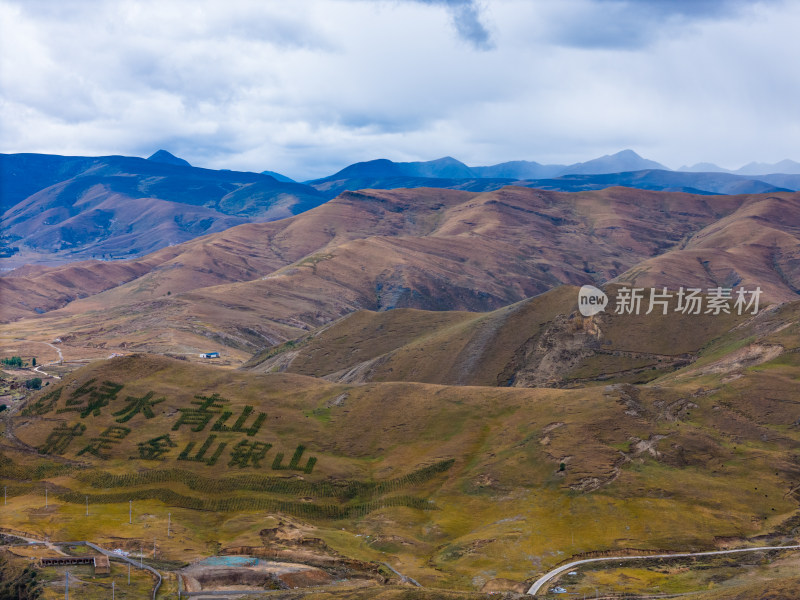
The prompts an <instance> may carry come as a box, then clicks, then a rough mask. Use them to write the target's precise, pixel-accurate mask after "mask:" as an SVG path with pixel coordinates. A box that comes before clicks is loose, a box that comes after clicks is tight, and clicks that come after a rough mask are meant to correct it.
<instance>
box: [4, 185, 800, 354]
mask: <svg viewBox="0 0 800 600" xmlns="http://www.w3.org/2000/svg"><path fill="white" fill-rule="evenodd" d="M799 210H800V208H798V204H797V194H789V193H781V194H776V195H767V196H764V195H752V196H748V195H742V196H699V195H690V194H682V193H665V192H647V191H641V190H632V189H627V188H609V189H606V190H603V191H592V192H581V193H574V194H569V193H562V192H547V191H541V190H532V189H527V188H518V187H517V188H515V187H509V188H504V189H501V190H497V191H494V192H487V193H480V194H475V193H469V192H460V191H453V190H437V189H429V190H425V189H421V190H419V189H418V190H395V191H366V192H357V193H355V192H353V193H347V194H343V195H342V196H340V197H339V198H337V199H335V200H333V201H331V202H328V203H326V204H324V205H322V206H320V207H317V208H316V209H313V210H311V211H308V212H306V213H303V214H301V215H298V216H296V217H292V218H290V219H284V220H281V221H276V222H272V223H264V224H247V225H242V226H239V227H235V228H232V229H230V230H227V231H225V232H222V233H219V234H213V235H211V236H205V237H202V238H198V239H195V240H192V241H190V242H186V243H185V244H181V245H178V246H173V247H171V248H165V249H162V250H160V251H158V252H156V253H153V254H151V255H148V256H147V257H145V258H143V259H141V260H138V261H132V262H121V263H115V264H114V266H115V267H117V269H116V270H113V271H111V270H104V269H102V268H100V266H99V265H98V264H96V263H95V264H87V265H83V266H81V267H80V268H81V269H85V270H86V271H85V272H83V271H81V273H82V274H81V276H82V277H85V278H93V280H92V281H93V282H92V286H93V287H92V290H95V291H98V292H100V293H95V294H93V295H90V296H88V297H85V298H83V299H78V300H74V301H72V302H70V303H68V304H66V305H65V303H66V301H68V300H69V297H68V295H65V291H64V279H65V277H64V275H63V272H61V271H59V270H58V269H39V270H34V271H31V272H30V274H29V276H26V274H25V273H24V272H23V273H21V274H20V275H19V276H16V277H15V276H13V275H14V274H13V273H12V274H11V275H9V276H6V277H3V278H0V286H2V287H0V289H2V293H3V295H4V298H8V299H9V301H8V302H7V304H6V305H4V307H3V317H4V319H5V320H12V319H19V318H20V317H24V316H26V315H31V314H33V313H37V312H38V313H42V312H44V313H45V314H42V315H41V316H39V317H36V318H33V319H26V320H24V321H17V322H15V323H13V325H11V326H5V327H4V329H8V328H9V327H11V328H13V330H14V331H15V332H18V335H25V336H27V337H29V338H30V339H38V336H41V335H42V332H44V331H51V332H52V331H57V332H59V333H60V334H63V335H62V337H63V336H66V335H67V334H69V337H70V339H71V342H70V343H73V344H75V345H77V346H81V345H90V346H94V345H96V344H102V345H103V346H102V347H103V348H108V349H112V348H127V349H140V350H150V351H158V352H198V351H201V350H205V349H206V348H207V347H208V345H209V344H215V345H219V346H224V347H226V348H227V349H228V351H229V352H231V353H232V356H235V357H237V358H238V359H244V358H246V357H247V355H249V354H253V353H255V352H257V351H258V350H260V349H262V348H264V347H270V346H273V345H276V344H280V343H282V342H284V341H286V340H290V339H294V338H297V337H298V336H300V335H302V334H304V333H305V332H308V331H311V330H314V329H316V328H318V327H320V326H324V325H327V324H329V323H332V322H333V321H335V320H336V319H339V318H341V317H343V316H345V315H347V314H349V313H352V312H354V311H356V310H359V309H368V310H375V311H385V310H388V309H394V308H417V309H423V310H437V311H451V310H460V311H473V312H475V311H490V310H496V309H500V308H502V307H505V306H508V305H509V304H512V303H515V302H519V301H521V300H524V299H526V298H530V297H532V296H536V295H538V294H541V293H543V292H546V291H548V290H550V289H553V288H555V287H558V286H559V285H563V284H569V285H583V284H586V283H591V284H595V285H599V284H603V283H605V282H608V281H618V282H622V281H636V284H637V285H640V284H641V285H645V284H646V286H658V285H667V286H670V287H672V286H675V285H683V286H701V287H703V288H705V287H709V286H710V285H711V284H712V283H713V284H714V286H716V285H732V284H736V285H742V286H745V287H747V288H748V289H753V288H755V287H756V286H761V288H762V290H763V293H764V296H763V301H765V302H773V303H774V302H782V301H787V300H793V299H796V298H797V293H796V291H795V289H796V287H797V286H798V280H797V278H798V272H797V257H796V244H797V242H796V240H797V236H798V230H797V225H796V222H797V220H798V211H799ZM737 232H738V233H737ZM657 260H662V261H666V262H665V263H664V264H667V263H669V264H670V265H671V266H670V270H669V271H668V273H669V275H667V274H665V273H662V271H663V269H660V268H657V265H658V262H654V263H652V265H651V264H650V263H648V261H657ZM653 265H655V266H653ZM65 268H70V267H65ZM615 278H616V279H615ZM103 289H105V291H101V290H103ZM34 299H35V302H34V301H33V300H34ZM59 307H62V308H59ZM56 308H57V309H58V310H54V309H56Z"/></svg>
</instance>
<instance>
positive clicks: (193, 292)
mask: <svg viewBox="0 0 800 600" xmlns="http://www.w3.org/2000/svg"><path fill="white" fill-rule="evenodd" d="M181 168H187V167H181ZM798 236H800V210H799V209H798V193H797V192H785V191H780V192H770V193H764V194H741V195H733V196H717V195H706V194H689V193H684V192H665V191H650V190H641V189H632V188H623V187H610V188H607V189H603V190H589V191H581V192H575V193H569V192H560V191H550V190H541V189H532V188H528V187H522V186H505V187H501V188H499V189H495V190H488V191H465V190H453V189H442V188H417V189H394V190H377V189H367V190H360V191H351V192H344V193H342V194H341V195H339V196H337V197H336V198H334V199H332V200H329V201H327V202H324V203H322V204H320V205H319V206H317V207H315V208H312V209H311V210H307V211H305V212H302V213H301V214H298V215H295V216H291V217H288V218H283V219H278V220H275V221H270V222H264V223H244V224H240V225H236V226H234V227H231V228H228V229H225V230H224V231H219V232H212V233H209V234H207V235H203V236H200V237H196V238H194V239H190V240H188V241H184V242H182V243H180V244H176V245H173V246H169V247H165V248H161V249H158V250H155V251H154V252H150V253H146V254H143V255H141V256H138V257H136V258H132V259H129V260H121V261H96V260H95V261H82V262H77V263H67V264H63V265H52V266H43V265H40V266H26V267H22V268H19V269H17V270H15V271H11V272H10V273H8V274H6V275H5V276H4V277H2V278H0V292H2V294H3V305H2V309H0V314H1V315H2V319H3V321H4V323H3V324H2V325H0V342H2V357H3V358H9V359H10V357H22V359H21V363H22V364H21V365H16V364H14V365H11V364H9V365H7V366H4V367H3V375H2V377H3V385H4V394H5V395H4V396H3V398H4V400H3V402H4V404H5V406H6V407H7V408H6V409H5V410H3V412H2V414H0V419H2V421H1V423H2V428H3V437H2V442H0V473H2V485H3V487H4V491H5V493H6V499H7V500H6V501H7V504H4V505H3V512H2V524H0V527H3V528H4V532H5V535H10V536H13V535H17V536H22V537H28V538H30V539H32V540H37V539H39V538H45V539H49V540H51V541H53V542H75V541H88V542H91V543H93V544H96V545H97V546H98V547H101V548H103V549H106V550H109V551H110V550H113V549H121V550H122V551H124V552H128V553H129V554H130V555H131V556H133V557H136V558H139V562H140V563H141V564H142V565H145V564H149V565H150V566H151V567H152V568H154V569H155V570H156V571H158V572H159V574H160V575H161V576H162V577H163V581H164V583H163V584H162V587H161V588H160V591H159V592H158V594H157V596H158V598H167V597H170V595H174V594H176V593H177V592H178V590H179V589H181V590H182V591H183V592H187V593H188V592H190V591H191V592H192V593H194V594H202V593H203V592H208V591H214V590H216V591H221V590H231V593H233V591H236V590H239V591H241V590H242V589H244V588H241V589H240V588H239V587H236V586H249V588H248V589H262V590H267V589H272V590H274V591H273V592H265V594H268V593H273V594H278V595H279V596H278V597H285V598H295V597H297V598H300V597H306V596H311V597H315V598H317V597H319V598H386V599H387V600H388V599H395V598H396V599H398V600H399V599H400V598H407V599H411V598H419V599H420V600H421V599H423V598H429V597H431V598H432V597H437V598H438V597H453V598H462V597H463V598H473V597H474V598H482V597H489V594H492V593H501V594H505V595H506V596H507V597H509V598H510V597H522V596H524V595H525V594H526V593H527V592H528V591H529V590H530V589H531V586H532V585H533V584H534V582H535V581H537V580H538V579H540V578H541V577H543V576H544V575H545V574H546V573H548V572H550V571H552V570H554V569H557V568H558V567H559V566H560V565H564V564H568V563H570V562H571V561H576V560H585V559H589V558H601V557H615V556H620V557H626V559H628V558H629V559H631V560H632V559H633V557H640V558H637V559H636V561H632V562H631V563H630V564H628V563H625V564H609V565H605V564H601V563H597V562H590V563H581V564H579V565H576V566H575V567H574V568H575V569H576V571H574V574H573V572H572V571H570V572H569V573H562V574H560V575H559V576H558V578H557V579H552V580H548V583H547V585H545V586H543V587H542V589H541V590H540V591H538V592H537V593H538V594H539V595H540V596H541V595H542V594H545V597H553V595H554V594H555V592H554V590H556V589H557V587H558V586H564V587H565V589H567V591H568V593H576V594H584V593H585V594H587V595H591V594H593V593H596V592H595V589H597V588H599V589H600V590H602V593H603V594H605V595H604V596H602V597H607V598H616V597H620V594H623V593H627V594H636V595H637V596H636V597H648V595H652V594H667V595H668V596H671V597H677V596H678V595H682V596H681V597H687V598H694V599H696V600H706V599H708V600H711V599H713V598H735V597H740V598H742V599H744V598H760V597H764V598H767V597H770V596H768V594H769V593H770V590H776V589H777V590H796V589H798V581H797V576H796V572H797V571H796V567H797V564H798V563H797V561H798V560H800V553H798V552H796V551H795V550H794V547H796V546H797V545H798V544H797V541H798V535H800V529H799V527H800V525H799V524H798V502H800V497H798V489H800V455H798V448H800V429H798V427H799V425H798V424H799V423H800V412H799V411H800V402H798V400H797V398H798V397H800V387H799V386H800V380H798V377H797V373H798V367H800V364H799V363H798V361H799V360H800V328H799V327H800V326H799V325H798V323H800V300H798V297H797V290H798V289H799V288H800V239H799V238H798ZM586 284H590V285H594V286H597V287H598V288H600V289H601V290H602V293H604V294H607V296H608V297H609V299H610V304H609V306H608V307H607V308H606V310H605V311H603V312H600V313H598V314H596V315H593V316H583V315H581V314H580V312H579V310H578V309H579V305H578V290H579V288H580V286H582V285H586ZM632 287H635V288H641V290H642V291H643V294H644V295H643V297H642V306H643V307H647V306H648V304H649V305H650V306H651V310H650V311H645V310H642V311H641V312H639V311H637V312H636V313H635V314H634V313H626V312H625V311H619V310H614V306H615V305H617V306H618V305H619V303H620V302H621V301H622V300H621V299H622V298H623V297H624V295H625V293H626V290H630V288H632ZM716 287H730V288H743V289H748V290H755V289H756V288H758V289H759V290H760V294H761V295H760V297H759V299H760V304H759V305H758V306H757V307H756V309H755V310H747V311H741V310H739V311H737V310H735V308H734V309H733V310H728V311H721V312H719V311H718V312H717V313H712V311H711V310H709V311H698V312H697V314H693V313H689V312H686V311H684V312H680V311H678V310H675V309H670V310H669V311H667V310H666V309H665V310H664V311H663V312H662V311H661V310H660V308H659V309H657V310H655V311H652V306H653V298H654V297H655V295H656V294H657V293H662V288H667V289H669V290H671V291H672V292H670V293H671V294H672V295H674V293H675V290H677V289H678V288H698V289H700V290H701V292H702V294H703V296H702V300H703V301H705V302H706V304H705V305H704V306H711V304H709V303H710V302H711V300H710V296H711V292H712V291H713V289H714V288H716ZM732 306H733V305H732V304H731V305H729V308H731V307H732ZM205 353H212V357H210V358H207V357H204V356H201V355H202V354H205ZM217 353H218V354H219V356H216V354H217ZM33 357H36V358H37V363H36V364H35V365H33V364H32V359H33ZM33 378H39V384H38V385H39V386H40V389H38V390H37V389H29V388H28V385H29V384H28V383H27V382H28V381H31V380H32V379H33ZM87 515H88V516H87ZM767 547H769V548H773V547H774V549H764V550H757V548H767ZM26 548H27V547H26V546H19V545H16V546H15V545H13V544H12V545H10V546H8V549H7V552H6V553H5V554H3V556H4V559H3V560H4V561H10V562H8V565H12V566H10V567H8V568H11V569H13V568H19V569H21V568H22V567H21V565H22V564H23V562H24V560H27V559H24V556H26V555H25V552H28V553H29V554H30V552H33V554H34V555H36V556H40V555H41V552H44V550H42V549H41V548H39V547H38V546H36V547H34V548H33V549H26ZM37 548H39V549H37ZM58 548H61V550H60V551H61V552H66V553H67V554H70V555H71V554H74V553H80V552H84V551H85V550H80V548H81V546H69V545H67V546H58ZM145 548H150V549H152V551H150V550H148V551H147V552H144V550H143V549H145ZM749 548H752V549H753V550H752V552H745V553H739V554H737V553H734V554H731V555H728V554H707V553H710V552H711V553H713V552H718V551H723V550H725V551H727V550H746V549H749ZM137 552H138V553H139V555H141V554H142V553H144V556H143V557H141V556H137V554H136V553H137ZM686 553H689V554H697V553H700V554H699V555H698V556H691V557H679V556H673V555H675V554H686ZM662 554H663V555H667V556H666V557H665V558H659V557H658V556H660V555H662ZM640 561H641V562H640ZM111 562H112V567H111V568H112V572H115V573H117V574H118V575H119V574H120V573H123V569H124V568H125V566H124V564H123V563H121V562H119V561H118V560H117V558H116V557H114V556H112V561H111ZM135 562H136V561H135V560H134V563H135ZM623 562H625V561H623ZM3 564H5V563H3ZM13 565H17V567H14V566H13ZM2 568H5V567H3V565H2V564H0V569H2ZM570 568H572V567H570ZM86 569H88V567H87V568H86ZM20 572H21V571H20ZM41 572H42V573H43V575H42V576H43V577H44V578H45V581H46V582H47V583H46V585H45V592H44V593H45V595H44V596H43V597H45V598H50V597H55V595H56V591H57V590H59V589H60V590H61V593H63V584H62V583H60V580H58V577H57V575H58V574H59V573H63V571H58V568H57V567H47V568H45V569H43V570H42V571H41ZM92 577H93V575H92V572H91V571H89V570H85V571H81V572H80V573H79V574H78V581H77V582H76V585H77V586H79V587H78V588H76V589H81V590H83V592H84V593H85V594H88V595H87V596H86V597H89V598H92V597H94V596H92V595H91V594H99V596H98V597H100V596H102V594H103V593H106V592H107V585H106V583H104V582H103V581H102V580H101V579H96V580H95V579H93V578H92ZM115 577H117V576H115ZM138 577H139V580H138V581H139V583H138V584H137V585H138V586H139V587H137V588H136V589H137V590H140V591H139V592H137V593H141V590H147V589H148V586H151V585H153V583H152V582H151V583H147V582H148V581H151V580H150V579H149V578H150V575H147V574H145V573H143V572H142V573H139V575H138ZM117 581H118V579H117ZM59 585H61V587H60V588H59ZM226 586H234V588H230V587H226ZM418 586H419V587H418ZM294 588H299V589H297V590H294ZM150 589H152V588H150ZM118 590H120V593H123V592H122V590H121V589H120V588H118ZM281 590H282V591H281ZM547 590H549V591H547ZM129 591H132V590H129ZM791 593H793V592H791V591H788V592H786V595H784V596H777V597H786V598H789V597H791ZM293 594H294V595H293ZM737 594H739V595H738V596H737ZM762 594H763V595H762ZM121 597H126V596H121ZM264 597H269V596H268V595H265V596H264ZM598 597H600V596H598Z"/></svg>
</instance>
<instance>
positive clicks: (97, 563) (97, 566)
mask: <svg viewBox="0 0 800 600" xmlns="http://www.w3.org/2000/svg"><path fill="white" fill-rule="evenodd" d="M94 574H95V575H100V576H103V575H111V563H109V562H108V557H107V556H103V555H100V556H95V557H94Z"/></svg>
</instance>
